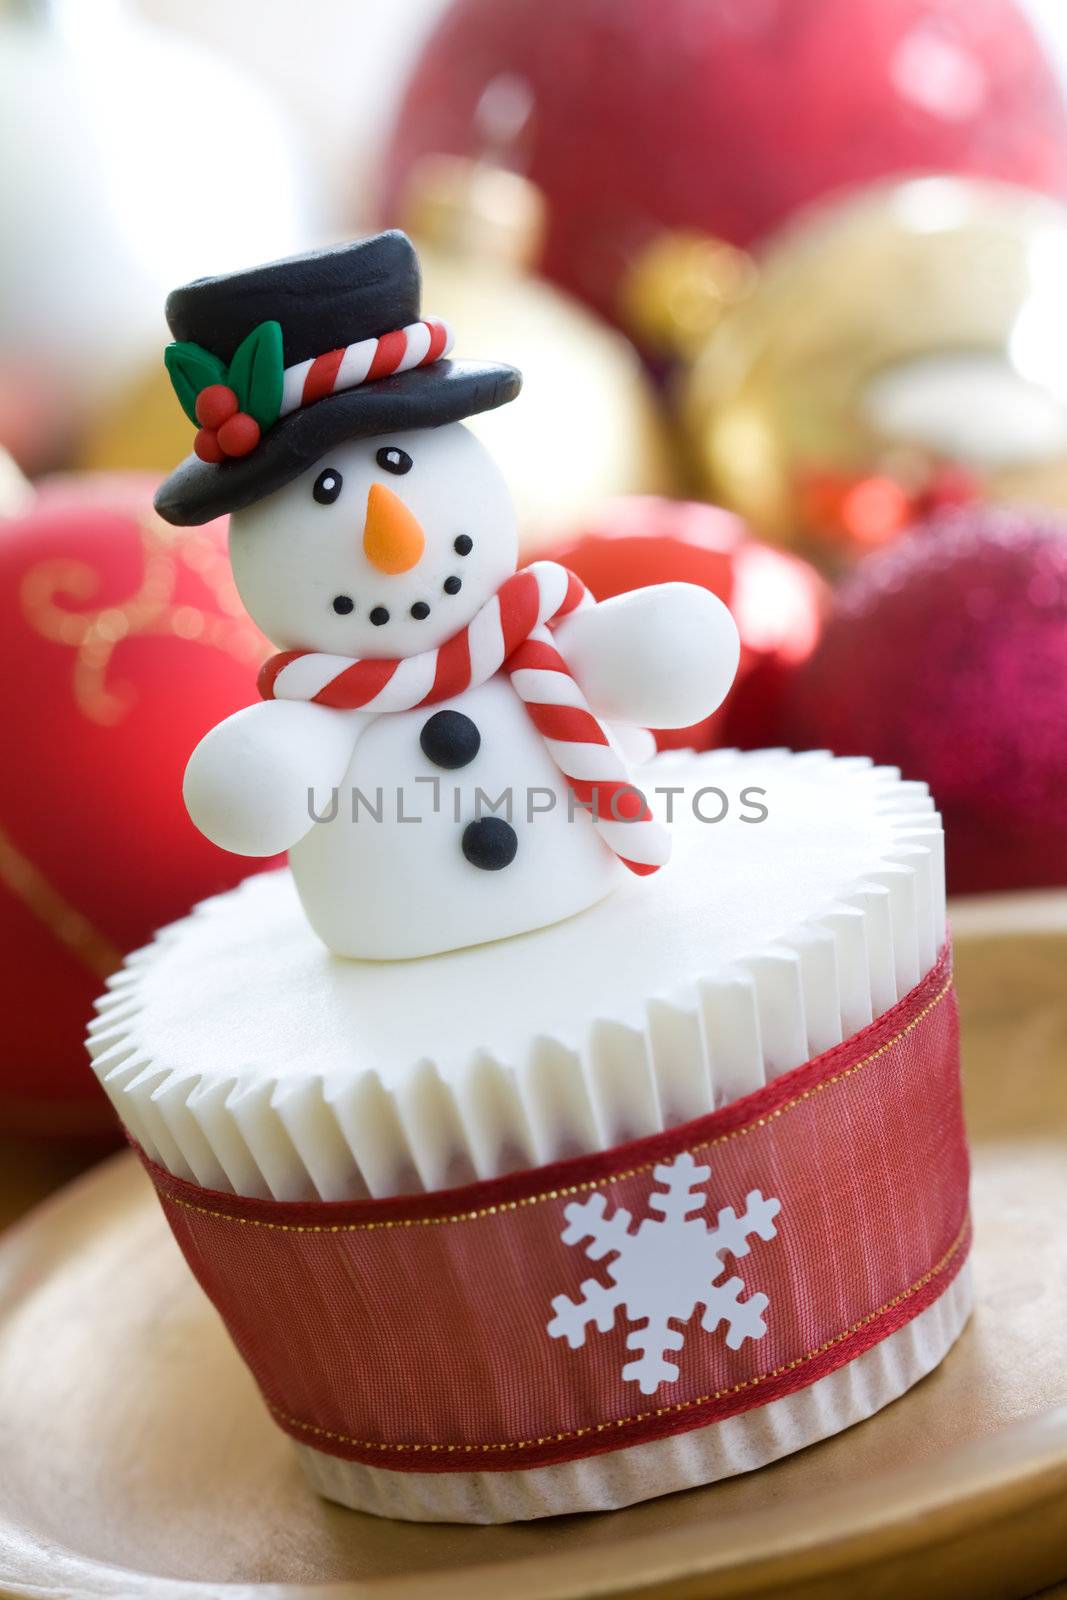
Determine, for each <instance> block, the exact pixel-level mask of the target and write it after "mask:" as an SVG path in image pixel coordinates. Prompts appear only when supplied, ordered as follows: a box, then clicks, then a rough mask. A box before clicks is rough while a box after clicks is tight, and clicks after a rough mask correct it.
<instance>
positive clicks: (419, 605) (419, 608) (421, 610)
mask: <svg viewBox="0 0 1067 1600" xmlns="http://www.w3.org/2000/svg"><path fill="white" fill-rule="evenodd" d="M411 615H412V616H413V617H414V618H415V621H416V622H425V621H426V618H427V617H428V616H429V615H430V608H429V606H428V605H427V604H426V601H425V600H416V601H415V604H414V605H413V606H412V608H411Z"/></svg>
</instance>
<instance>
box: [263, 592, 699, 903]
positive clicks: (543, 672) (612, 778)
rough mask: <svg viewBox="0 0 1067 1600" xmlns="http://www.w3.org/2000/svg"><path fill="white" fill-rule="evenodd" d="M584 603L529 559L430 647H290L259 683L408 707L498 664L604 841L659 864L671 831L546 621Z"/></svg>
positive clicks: (637, 862)
mask: <svg viewBox="0 0 1067 1600" xmlns="http://www.w3.org/2000/svg"><path fill="white" fill-rule="evenodd" d="M588 603H591V596H590V595H589V591H588V590H587V589H586V587H585V585H584V584H583V583H582V581H581V579H580V578H577V577H575V575H574V573H573V572H569V571H568V570H567V568H566V567H561V566H558V565H557V563H556V562H554V561H535V562H534V563H533V564H532V565H531V566H529V567H524V568H522V569H521V570H520V571H519V572H516V573H513V574H512V576H511V577H510V578H507V579H506V580H505V581H504V583H503V584H501V586H500V588H499V589H498V591H497V593H496V594H495V595H494V596H493V597H492V599H490V600H487V601H486V603H485V605H484V606H483V607H482V608H481V610H480V611H479V612H478V614H477V615H476V616H475V617H474V618H473V620H472V621H471V622H469V623H468V624H467V626H466V627H465V628H463V629H461V631H460V632H459V633H457V634H456V635H455V636H454V637H453V638H451V639H449V640H448V641H447V642H446V643H445V644H443V645H441V646H440V647H439V648H438V649H436V650H424V651H422V652H421V653H420V654H419V655H415V656H404V657H402V658H401V659H399V660H395V661H373V660H358V661H354V660H352V659H351V657H349V656H334V655H324V654H319V653H317V652H314V651H309V650H287V651H284V652H283V653H282V654H281V655H276V656H272V657H271V658H270V660H269V661H267V662H265V663H264V665H263V667H262V668H261V670H260V674H259V692H260V694H261V695H262V696H263V698H264V700H308V701H311V702H313V703H314V704H315V705H319V706H332V707H334V708H335V709H337V710H342V711H353V710H357V709H358V710H361V711H372V712H386V711H413V710H415V709H416V708H417V707H420V706H432V705H434V704H436V703H437V702H438V701H440V700H448V699H451V698H452V697H453V696H454V695H458V694H462V693H463V691H464V689H471V688H476V687H477V686H478V685H479V684H481V683H485V681H486V680H487V679H488V678H491V677H492V676H493V674H494V673H496V672H499V671H500V669H501V668H503V669H504V670H505V671H506V672H507V673H508V675H509V677H510V679H511V683H512V686H513V687H514V689H515V692H516V693H517V694H518V696H519V698H520V699H521V700H522V701H523V703H524V705H525V706H526V709H527V711H528V712H529V714H530V717H531V718H532V720H533V723H534V726H535V727H536V728H537V730H538V732H539V733H540V734H541V736H542V738H543V739H544V741H545V744H546V745H547V747H548V749H549V751H550V753H551V755H552V758H553V760H554V761H555V762H556V765H557V766H558V767H559V769H560V771H561V772H562V773H563V776H564V777H565V778H566V779H567V782H568V783H569V785H570V787H571V789H572V791H573V793H574V795H575V797H576V798H577V800H578V801H579V802H580V804H581V805H583V806H585V807H587V808H588V809H589V811H590V813H591V815H592V818H593V821H594V824H595V826H596V828H597V830H598V831H599V833H600V836H601V838H602V839H603V840H604V842H605V843H606V844H607V845H608V847H609V849H611V850H612V851H614V853H615V855H617V856H618V858H619V860H620V861H621V862H622V863H623V865H624V866H627V867H629V869H630V871H631V872H636V873H641V874H645V873H650V872H655V871H656V870H657V868H658V867H661V866H663V864H664V862H665V861H666V860H667V857H668V855H669V854H670V835H669V834H668V832H667V829H666V828H665V827H664V826H663V824H662V823H659V822H657V821H656V819H655V818H654V817H653V816H652V813H651V812H650V811H649V809H648V805H647V804H646V802H645V798H644V796H643V795H642V794H641V792H640V790H639V789H637V788H635V786H634V784H633V780H632V778H631V775H630V771H629V768H628V766H627V764H626V762H625V760H624V759H623V757H622V755H621V754H620V753H619V751H618V749H617V748H616V747H615V746H614V745H613V744H612V743H611V740H610V739H609V737H608V733H607V730H606V729H605V727H604V725H603V723H602V722H601V721H600V719H599V718H598V717H597V716H596V715H595V714H594V712H593V711H592V710H591V709H590V706H589V703H588V701H587V700H586V698H585V696H584V695H583V694H582V691H581V689H580V688H579V687H578V684H577V683H576V682H575V680H574V678H573V677H572V676H571V673H570V669H569V668H568V666H567V663H566V662H565V661H564V659H563V657H562V656H561V655H560V653H559V651H558V650H557V649H556V646H555V644H554V642H553V639H552V633H551V631H550V629H549V626H548V624H549V623H552V622H555V621H558V620H559V619H560V618H561V617H565V616H567V615H568V614H569V613H570V612H572V611H576V610H577V609H578V608H579V607H580V606H582V605H585V604H588Z"/></svg>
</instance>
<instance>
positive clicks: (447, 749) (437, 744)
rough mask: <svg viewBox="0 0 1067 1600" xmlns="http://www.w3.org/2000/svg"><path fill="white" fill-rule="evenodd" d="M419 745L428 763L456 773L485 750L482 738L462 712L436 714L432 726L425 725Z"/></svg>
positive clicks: (432, 719) (436, 712)
mask: <svg viewBox="0 0 1067 1600" xmlns="http://www.w3.org/2000/svg"><path fill="white" fill-rule="evenodd" d="M419 743H420V744H421V746H422V753H423V755H424V756H425V757H426V759H427V761H432V762H433V764H434V766H435V767H445V768H447V770H448V771H449V772H452V771H453V770H454V769H455V768H456V767H466V766H469V765H470V763H471V762H472V761H473V760H474V758H475V756H476V755H477V754H478V751H479V749H480V747H481V743H482V736H481V734H480V733H479V732H478V728H477V726H476V724H475V723H473V722H472V721H471V719H470V717H465V716H464V715H463V712H462V711H435V712H434V714H433V716H432V717H431V718H430V720H429V722H424V723H423V726H422V732H421V733H420V734H419Z"/></svg>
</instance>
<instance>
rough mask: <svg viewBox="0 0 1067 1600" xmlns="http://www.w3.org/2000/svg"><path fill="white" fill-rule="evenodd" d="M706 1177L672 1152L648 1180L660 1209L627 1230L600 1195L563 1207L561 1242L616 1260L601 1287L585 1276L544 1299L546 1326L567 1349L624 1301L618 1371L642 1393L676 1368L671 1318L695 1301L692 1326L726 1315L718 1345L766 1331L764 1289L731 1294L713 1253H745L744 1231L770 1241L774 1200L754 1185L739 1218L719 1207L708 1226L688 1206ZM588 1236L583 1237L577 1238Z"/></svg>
mask: <svg viewBox="0 0 1067 1600" xmlns="http://www.w3.org/2000/svg"><path fill="white" fill-rule="evenodd" d="M710 1177H711V1168H710V1167H698V1166H697V1165H696V1163H695V1162H694V1160H693V1158H692V1156H691V1155H688V1154H683V1155H680V1156H677V1157H676V1158H675V1159H674V1160H673V1161H669V1162H666V1163H665V1164H664V1165H662V1166H658V1167H657V1168H656V1169H655V1179H656V1182H657V1183H658V1184H660V1185H661V1186H662V1188H663V1189H664V1190H665V1191H666V1192H665V1193H663V1194H660V1193H659V1192H658V1191H657V1192H653V1193H652V1194H651V1195H650V1196H649V1199H648V1205H649V1209H650V1210H651V1211H658V1212H660V1213H661V1216H660V1217H646V1218H645V1219H644V1221H643V1222H642V1223H641V1224H640V1226H639V1227H638V1229H637V1232H636V1233H631V1232H630V1222H631V1217H630V1213H629V1212H628V1211H623V1210H617V1211H613V1212H612V1214H611V1215H610V1216H606V1215H605V1211H606V1202H605V1199H604V1196H603V1194H600V1193H595V1194H591V1195H590V1196H589V1198H588V1200H583V1201H581V1202H580V1203H579V1202H578V1201H572V1202H571V1204H570V1205H568V1206H567V1207H566V1208H565V1210H564V1213H563V1214H564V1216H565V1217H566V1219H567V1226H566V1227H565V1228H564V1230H563V1233H562V1235H561V1237H562V1239H563V1242H564V1244H568V1245H576V1244H585V1253H586V1255H587V1256H588V1257H589V1259H590V1260H591V1261H601V1260H603V1258H604V1257H605V1256H607V1255H610V1254H611V1253H612V1252H613V1251H614V1253H615V1260H614V1261H612V1262H611V1264H610V1265H609V1267H608V1269H607V1271H608V1276H609V1277H610V1278H611V1280H612V1282H611V1284H610V1285H608V1284H604V1283H602V1282H600V1280H599V1279H597V1278H586V1280H585V1282H584V1283H583V1284H582V1298H581V1299H580V1300H577V1301H575V1300H569V1299H568V1298H567V1296H566V1295H565V1294H561V1295H557V1296H556V1298H555V1299H554V1300H553V1302H552V1309H553V1311H554V1312H555V1316H554V1317H553V1318H552V1321H551V1322H550V1323H549V1324H548V1332H549V1333H550V1334H551V1335H552V1337H553V1339H566V1341H567V1343H568V1344H569V1345H570V1347H571V1349H572V1350H577V1349H578V1348H579V1346H581V1345H584V1343H585V1333H586V1329H587V1328H588V1327H589V1326H590V1325H593V1326H595V1327H596V1329H597V1332H598V1333H607V1332H608V1331H609V1330H610V1329H611V1328H612V1327H613V1326H614V1322H615V1311H616V1308H617V1307H619V1306H623V1307H625V1311H626V1320H627V1321H628V1322H633V1323H639V1324H641V1326H639V1327H635V1328H634V1330H633V1332H632V1333H631V1334H630V1335H629V1337H628V1338H627V1340H626V1347H627V1349H628V1350H638V1351H640V1355H639V1356H638V1358H637V1359H636V1360H635V1361H628V1362H627V1363H626V1365H625V1366H624V1367H623V1369H622V1375H623V1378H625V1379H628V1380H629V1381H630V1382H632V1383H637V1384H639V1385H640V1387H641V1392H642V1394H654V1393H655V1392H656V1390H657V1389H658V1388H659V1386H660V1384H661V1383H674V1381H675V1379H676V1378H677V1377H678V1368H677V1366H676V1365H675V1363H674V1362H673V1361H668V1360H666V1359H665V1356H666V1352H667V1351H668V1350H680V1349H681V1348H682V1346H683V1344H684V1343H685V1334H684V1332H683V1331H682V1330H681V1329H680V1328H672V1327H671V1326H670V1324H671V1323H672V1322H688V1321H689V1319H690V1317H691V1316H692V1315H693V1312H694V1311H695V1310H696V1308H697V1306H703V1308H704V1315H703V1317H702V1318H701V1321H700V1326H701V1327H702V1328H703V1329H704V1331H705V1333H712V1332H714V1330H715V1329H716V1328H717V1327H718V1326H719V1323H720V1322H725V1323H726V1344H727V1347H728V1348H729V1349H730V1350H737V1349H739V1348H740V1346H741V1345H742V1344H743V1342H744V1341H745V1340H746V1339H762V1338H763V1335H764V1334H765V1333H766V1332H767V1324H766V1323H765V1322H764V1320H763V1313H764V1311H766V1309H767V1304H768V1301H767V1296H766V1295H765V1294H753V1295H749V1297H748V1299H747V1300H740V1299H738V1294H739V1292H740V1291H741V1290H742V1289H743V1288H744V1287H745V1285H744V1283H743V1281H742V1279H740V1278H727V1280H726V1282H725V1283H718V1282H717V1281H716V1280H717V1279H718V1278H720V1277H721V1275H722V1274H723V1272H724V1271H725V1270H726V1269H725V1267H724V1265H723V1262H722V1255H723V1253H724V1252H725V1251H729V1252H730V1254H731V1255H732V1256H734V1257H735V1258H736V1257H739V1256H747V1255H748V1252H749V1243H748V1241H749V1237H750V1236H751V1237H753V1238H760V1239H764V1240H767V1239H773V1238H774V1237H775V1234H776V1232H777V1230H776V1228H775V1226H774V1219H775V1217H776V1216H777V1215H778V1213H779V1211H780V1210H781V1209H782V1205H781V1201H780V1200H773V1199H772V1200H765V1199H764V1197H763V1195H762V1194H761V1193H760V1191H759V1190H758V1189H753V1190H752V1192H751V1194H749V1195H748V1197H747V1199H746V1201H745V1209H744V1211H743V1213H742V1214H741V1216H738V1215H737V1213H736V1212H735V1211H734V1208H733V1206H726V1207H724V1208H723V1210H722V1211H720V1212H719V1215H718V1219H717V1221H716V1223H715V1226H714V1227H709V1225H708V1223H707V1222H706V1221H705V1219H704V1218H703V1217H698V1216H695V1215H694V1213H695V1212H697V1211H702V1210H703V1209H704V1205H705V1203H706V1201H707V1195H706V1194H704V1193H703V1185H704V1184H705V1183H707V1180H708V1179H709V1178H710ZM586 1241H588V1243H586Z"/></svg>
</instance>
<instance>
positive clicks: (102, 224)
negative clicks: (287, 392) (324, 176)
mask: <svg viewBox="0 0 1067 1600" xmlns="http://www.w3.org/2000/svg"><path fill="white" fill-rule="evenodd" d="M25 9H26V15H25V16H24V17H23V16H19V15H16V16H14V17H12V18H10V19H8V20H5V21H4V23H3V24H2V28H0V146H2V148H3V149H4V151H5V152H6V153H7V159H5V161H4V162H3V163H2V164H0V214H2V215H3V217H4V222H5V228H4V248H3V251H0V394H2V393H3V392H4V389H5V384H7V386H8V387H9V386H10V384H11V383H13V382H14V381H16V379H17V381H18V382H19V383H20V384H24V383H25V382H26V381H27V379H26V374H27V373H29V374H30V375H31V376H32V378H33V381H34V385H35V386H39V385H42V384H43V385H47V387H48V391H49V393H50V394H51V395H52V397H53V400H54V406H53V407H52V412H51V413H50V414H52V415H54V417H55V419H56V421H57V423H58V421H59V420H60V414H62V420H63V421H65V422H66V424H67V425H68V426H70V425H74V424H77V423H78V422H79V421H80V420H81V419H82V418H83V417H85V416H87V415H88V414H89V413H90V411H91V410H92V409H93V407H94V405H96V404H97V403H99V405H101V406H103V405H104V404H106V397H107V395H108V393H109V392H112V391H113V390H114V389H115V387H116V386H117V385H118V384H119V382H120V381H121V380H122V379H123V378H124V377H125V376H127V375H128V374H129V373H130V372H131V371H132V370H133V368H134V367H135V366H136V364H137V362H138V360H139V359H140V358H141V357H142V356H144V355H146V354H147V352H148V351H149V350H150V349H152V348H153V347H155V348H158V345H159V342H160V340H161V338H162V336H163V334H164V331H165V330H164V324H163V302H164V299H165V296H166V293H167V291H168V289H169V288H171V287H172V286H173V285H174V284H175V283H180V282H182V281H184V280H185V279H188V278H193V277H197V276H199V275H202V274H204V273H207V272H220V271H226V270H228V269H230V268H236V267H242V266H247V265H248V264H249V263H250V262H254V261H256V260H262V259H268V258H270V257H272V256H281V255H286V254H288V253H290V252H291V251H293V250H295V249H297V248H299V246H300V245H301V244H306V242H307V240H308V237H309V235H310V234H312V233H313V232H314V231H315V229H316V218H315V208H314V206H313V204H312V203H311V202H310V201H309V198H308V197H309V194H310V192H311V191H310V187H309V184H308V178H307V174H306V172H305V171H304V170H303V168H302V164H301V162H300V160H299V159H298V155H297V144H296V139H295V137H294V134H293V131H292V129H291V128H290V127H289V126H288V124H287V123H286V121H285V119H284V117H283V116H281V115H280V114H279V112H278V111H277V110H276V109H275V107H274V105H273V104H272V103H271V101H270V100H269V98H268V97H267V95H266V94H264V93H263V91H261V90H260V89H259V88H257V87H256V86H255V85H254V84H252V83H251V82H249V81H248V80H247V79H246V78H245V77H244V76H242V75H241V74H240V73H239V72H238V71H237V70H236V69H235V68H233V67H231V66H230V65H228V64H227V63H226V62H224V61H223V60H221V59H219V58H217V57H215V56H213V55H211V54H210V53H208V52H206V51H205V50H203V49H202V48H201V47H199V46H197V45H195V44H194V43H192V42H191V41H189V40H187V39H184V38H183V37H182V36H181V35H177V34H171V33H169V32H164V31H163V30H160V29H156V28H154V27H151V26H148V25H146V24H144V23H141V22H139V21H137V19H136V18H135V17H133V16H130V15H128V14H127V11H126V8H125V6H123V5H122V4H120V3H119V0H97V3H95V4H92V5H90V4H86V3H84V0H56V3H55V4H53V5H52V6H51V7H49V8H46V10H45V11H44V13H43V14H41V15H38V14H37V13H36V12H35V11H33V10H32V9H31V8H30V7H28V6H27V7H26V8H25ZM9 375H12V376H10V377H9ZM0 442H2V441H0Z"/></svg>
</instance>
